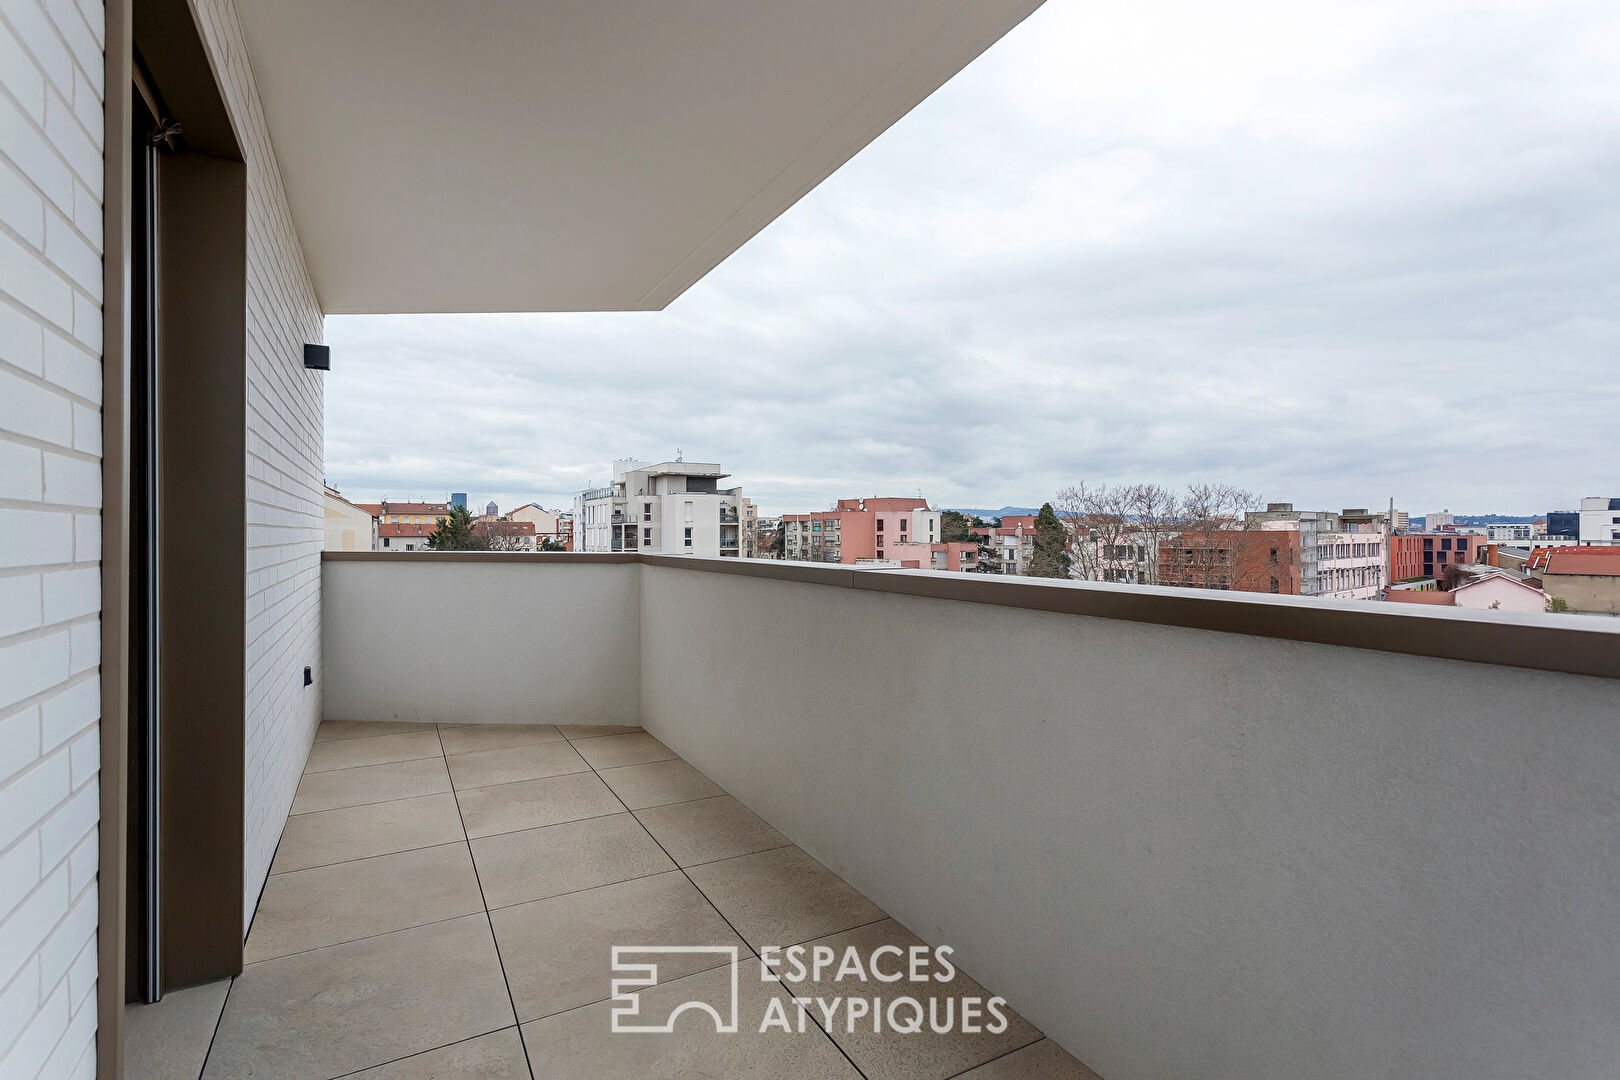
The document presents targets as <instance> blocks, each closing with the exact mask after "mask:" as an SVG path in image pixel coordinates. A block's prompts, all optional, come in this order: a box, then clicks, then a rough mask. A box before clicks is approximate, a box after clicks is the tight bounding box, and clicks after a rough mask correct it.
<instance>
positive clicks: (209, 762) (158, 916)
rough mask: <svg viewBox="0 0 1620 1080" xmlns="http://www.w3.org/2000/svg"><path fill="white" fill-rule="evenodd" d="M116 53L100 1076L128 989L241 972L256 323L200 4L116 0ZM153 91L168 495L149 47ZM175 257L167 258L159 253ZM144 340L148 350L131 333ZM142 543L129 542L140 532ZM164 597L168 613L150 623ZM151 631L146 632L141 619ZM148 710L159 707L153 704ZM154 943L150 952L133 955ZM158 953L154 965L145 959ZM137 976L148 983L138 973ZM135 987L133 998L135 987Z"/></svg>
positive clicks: (109, 188)
mask: <svg viewBox="0 0 1620 1080" xmlns="http://www.w3.org/2000/svg"><path fill="white" fill-rule="evenodd" d="M105 41H106V44H105V53H104V63H105V70H106V84H105V86H106V93H105V105H104V110H105V111H104V122H105V140H104V142H105V150H104V155H103V161H104V168H105V189H104V190H105V198H104V202H103V211H102V212H103V228H104V245H103V247H104V250H103V312H102V318H103V348H102V363H103V386H104V389H103V409H102V434H103V452H102V504H103V505H102V552H101V555H102V559H101V567H102V604H101V618H102V624H101V645H102V651H101V714H102V715H101V792H100V794H101V823H100V840H99V855H100V865H99V874H100V882H99V913H98V914H99V919H98V924H99V941H98V945H97V953H98V971H99V973H98V987H97V1012H98V1034H97V1050H96V1053H97V1075H99V1076H103V1077H109V1078H114V1080H116V1078H117V1077H120V1076H122V1075H123V1072H124V1053H123V1031H122V1015H123V1008H124V1003H125V1001H126V999H127V998H130V997H134V998H137V999H140V998H150V997H152V996H155V995H156V994H158V993H161V992H162V990H164V989H177V988H180V987H183V986H188V985H193V984H195V983H199V982H205V981H210V980H213V979H217V978H222V977H227V976H230V975H234V974H237V973H239V972H240V971H241V968H242V940H243V920H242V905H243V878H244V867H243V846H244V845H243V807H244V775H243V774H244V768H245V762H244V737H245V730H244V720H245V689H246V688H245V679H246V539H247V498H246V384H247V368H246V323H247V301H246V290H247V279H246V275H247V266H246V251H247V167H246V165H245V164H244V162H243V157H242V154H241V152H240V142H239V140H238V138H237V135H236V132H235V130H234V127H233V125H232V124H231V122H230V119H229V114H228V111H227V110H226V107H225V104H224V98H223V95H222V93H221V92H220V85H221V82H220V80H219V79H218V77H217V73H216V72H215V71H214V69H213V67H212V63H211V60H210V58H209V57H208V54H207V51H206V49H205V47H204V45H203V40H202V35H201V33H200V32H199V30H198V27H197V24H196V22H195V18H194V15H193V13H192V8H191V4H190V2H189V0H108V2H107V4H106V36H105ZM137 50H138V55H139V56H140V58H141V60H142V61H144V65H145V68H146V71H147V72H148V73H149V75H150V78H149V79H147V80H146V81H147V85H148V88H149V92H150V91H152V90H155V91H157V92H158V93H159V94H160V96H161V98H162V102H163V109H165V110H167V109H171V108H172V110H173V113H174V116H175V117H176V118H178V119H179V120H180V121H181V123H182V124H183V125H184V126H185V130H184V134H183V135H182V136H181V137H180V138H178V139H176V140H173V141H172V146H171V147H170V150H172V152H165V153H164V154H163V155H162V157H161V160H160V161H159V162H157V166H156V171H157V173H158V182H157V185H156V190H157V221H156V223H155V226H156V227H155V235H156V236H157V238H158V242H157V244H156V250H157V251H158V254H159V257H158V259H157V265H156V267H155V268H154V269H155V272H154V275H153V282H154V286H155V293H156V306H157V308H158V319H157V322H156V326H155V332H154V340H155V351H156V353H157V355H158V356H159V357H160V358H161V362H160V365H159V368H158V373H159V380H158V386H157V388H156V391H155V393H154V394H153V396H152V399H153V401H154V402H155V404H156V408H157V411H158V414H159V416H158V423H157V425H156V428H155V430H156V432H157V439H158V442H159V445H160V447H161V448H162V449H161V453H160V454H159V460H158V462H157V463H156V465H155V466H154V467H153V468H152V472H153V473H155V477H156V490H157V491H159V492H169V493H172V495H173V496H174V497H171V498H167V499H164V498H159V499H157V500H156V502H155V505H154V499H153V494H154V492H153V489H152V488H151V487H148V488H146V489H144V490H143V489H142V488H141V487H140V486H138V485H136V484H135V483H134V478H135V477H136V476H137V475H139V473H138V470H140V469H142V468H143V463H142V459H141V448H140V444H139V442H138V441H137V440H138V438H139V435H140V431H139V425H138V424H137V423H136V417H135V415H134V413H133V410H134V409H135V408H136V407H137V405H139V403H140V400H141V396H140V394H139V393H138V392H137V387H136V386H135V385H134V384H133V379H134V378H135V377H136V376H137V375H138V374H139V371H140V368H139V365H138V364H137V363H136V362H135V361H136V359H137V357H138V355H139V353H140V351H141V350H140V349H139V346H138V343H136V342H133V341H132V339H131V335H132V333H139V332H140V330H141V319H140V309H139V308H137V304H139V303H141V298H140V297H138V296H136V295H133V292H132V290H134V289H135V288H136V287H137V285H138V282H139V279H140V275H138V274H137V273H136V272H135V271H136V268H135V267H134V266H133V265H132V259H133V258H135V257H136V254H137V251H138V250H139V249H138V248H137V247H136V246H135V245H134V244H133V243H132V240H133V230H134V228H135V226H136V224H137V222H136V217H135V215H136V214H137V213H139V211H140V208H139V206H138V205H137V204H136V203H135V201H134V194H135V192H136V190H137V188H136V183H135V181H136V176H135V172H134V170H135V169H136V168H137V167H139V166H140V165H141V162H142V153H141V151H140V149H139V148H138V146H137V143H138V140H137V139H136V138H135V137H133V135H132V129H133V125H134V122H135V115H136V108H135V101H136V98H137V97H138V96H140V95H139V94H138V91H137V89H136V82H137V78H138V69H139V68H140V67H141V65H139V64H137V62H136V56H137ZM165 253H167V256H166V257H165ZM132 346H135V348H132ZM137 498H138V499H140V500H141V505H142V506H143V507H152V508H153V509H152V512H153V514H154V515H155V520H156V521H157V522H158V532H159V536H160V539H159V541H158V543H157V544H156V545H155V546H154V548H153V549H152V556H153V559H154V562H155V565H156V577H157V585H156V596H157V601H158V602H157V603H156V605H150V604H143V603H142V602H141V601H140V598H139V596H138V595H136V594H135V593H134V592H132V589H138V588H139V582H140V576H139V574H138V572H137V573H132V570H135V569H136V568H134V567H132V566H131V558H132V556H133V557H135V558H137V559H139V558H141V557H142V549H141V545H140V543H139V540H138V539H137V537H136V536H135V535H133V532H134V530H135V529H136V528H138V527H139V525H140V518H141V516H142V515H141V514H139V513H132V511H133V510H136V509H137V508H136V506H135V504H134V503H133V502H132V500H133V499H137ZM132 541H134V543H133V544H132ZM154 606H155V608H156V611H155V616H156V617H155V620H154V622H153V624H151V625H146V624H143V623H142V622H140V621H139V618H140V613H141V612H150V611H151V610H152V608H153V607H154ZM143 627H144V631H143ZM143 632H144V633H145V635H146V640H147V641H148V642H149V643H151V644H152V645H153V646H154V647H155V649H156V650H157V651H158V652H159V653H160V654H161V656H162V661H161V663H159V664H157V665H156V672H155V679H154V680H153V684H154V687H155V695H156V698H157V701H158V703H159V704H158V709H159V711H160V715H161V716H162V723H161V724H160V725H158V731H157V738H156V739H155V740H154V745H155V747H156V754H155V755H154V757H153V759H152V760H151V761H150V762H147V761H146V760H145V759H142V758H137V759H136V761H137V764H138V765H139V766H140V767H141V769H142V774H143V775H146V776H150V777H151V778H152V779H153V785H152V791H153V793H154V794H155V796H156V801H157V804H158V806H159V808H160V812H159V813H158V814H157V815H156V821H155V826H156V827H155V829H154V830H153V831H152V832H151V833H150V834H149V835H148V834H139V833H138V836H140V837H141V838H142V840H143V843H142V844H141V845H138V846H137V847H135V848H134V849H132V848H131V847H130V840H131V829H132V828H135V829H137V830H138V829H140V827H141V822H140V821H139V820H137V818H138V817H139V816H140V815H132V813H131V809H132V808H131V805H130V799H131V796H132V795H134V796H137V797H141V796H143V795H144V794H145V793H144V792H142V791H137V790H135V789H134V788H133V787H132V785H131V779H132V778H131V776H130V765H131V757H130V755H131V751H132V749H134V750H138V749H139V748H136V747H132V745H131V742H130V739H131V734H132V733H131V706H132V704H133V702H132V694H134V695H138V694H140V693H142V687H141V684H140V682H139V681H138V680H137V681H135V682H133V683H132V680H131V674H132V672H131V664H132V663H138V662H139V660H140V656H141V653H142V648H141V644H140V642H141V636H142V634H143ZM148 712H149V710H148ZM132 850H133V851H135V852H136V856H137V858H142V859H144V858H148V857H150V859H151V861H152V865H153V866H154V867H155V868H156V873H155V875H153V876H152V879H151V884H152V890H151V895H152V897H153V901H155V902H153V901H149V900H148V899H147V896H148V893H147V892H146V890H145V889H144V888H143V890H142V892H141V893H140V894H139V897H138V898H139V899H140V906H141V909H142V910H137V911H135V912H134V913H135V914H136V915H138V916H142V917H144V916H145V915H146V914H148V913H150V914H152V915H153V916H154V917H155V922H154V925H153V933H152V934H151V935H150V937H151V940H150V941H148V942H144V943H141V942H132V941H131V940H130V939H131V937H132V936H133V935H131V934H130V933H129V925H128V923H127V918H128V916H129V914H130V913H131V912H130V909H129V907H128V903H129V898H130V892H129V890H130V888H131V886H132V885H136V886H140V885H141V883H140V882H137V881H135V880H134V877H133V875H132V873H131V871H132V870H134V869H135V868H134V867H131V866H130V863H129V860H130V856H131V851H132ZM132 944H134V945H137V946H140V947H142V949H143V951H142V952H141V953H140V954H138V955H137V961H138V962H137V963H134V964H131V961H130V957H129V956H128V955H127V952H128V950H129V948H130V947H131V945H132ZM148 952H149V954H150V958H151V959H150V962H147V961H146V960H142V959H140V957H144V956H147V955H148ZM131 977H134V978H137V979H139V980H140V985H139V986H132V985H130V981H129V980H130V979H131ZM131 990H135V991H136V992H135V993H133V994H131V993H130V991H131Z"/></svg>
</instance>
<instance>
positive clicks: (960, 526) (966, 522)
mask: <svg viewBox="0 0 1620 1080" xmlns="http://www.w3.org/2000/svg"><path fill="white" fill-rule="evenodd" d="M977 520H978V519H977V518H969V517H968V516H967V515H966V514H959V513H957V512H956V511H955V510H941V511H940V512H939V540H940V543H942V544H961V543H965V542H967V540H968V539H969V536H970V534H971V533H972V531H973V522H974V521H977Z"/></svg>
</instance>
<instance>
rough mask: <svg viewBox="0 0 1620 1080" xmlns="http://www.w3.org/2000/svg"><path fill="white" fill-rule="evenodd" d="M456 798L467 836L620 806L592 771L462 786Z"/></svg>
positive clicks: (554, 822)
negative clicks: (459, 804) (476, 785)
mask: <svg viewBox="0 0 1620 1080" xmlns="http://www.w3.org/2000/svg"><path fill="white" fill-rule="evenodd" d="M456 798H457V800H458V801H460V803H461V820H462V822H463V824H465V825H466V826H467V835H468V836H493V835H494V834H496V833H505V832H517V831H519V830H520V829H537V828H539V827H540V826H542V825H559V824H561V823H562V822H565V821H579V820H580V819H582V818H590V817H601V816H603V815H604V814H622V813H623V812H624V804H623V803H621V802H619V799H618V796H616V795H614V794H613V792H612V791H610V790H608V786H607V785H606V784H604V783H602V781H600V780H598V779H597V778H596V774H595V773H593V772H577V773H567V774H565V775H563V776H548V777H546V778H544V779H542V780H521V781H519V782H518V783H515V784H496V785H495V786H494V787H480V788H467V789H466V790H463V791H458V792H457V793H456Z"/></svg>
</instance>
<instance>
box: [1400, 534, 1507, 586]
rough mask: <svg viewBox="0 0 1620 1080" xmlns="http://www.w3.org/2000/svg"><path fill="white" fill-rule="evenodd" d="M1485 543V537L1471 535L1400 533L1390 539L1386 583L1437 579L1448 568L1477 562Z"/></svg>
mask: <svg viewBox="0 0 1620 1080" xmlns="http://www.w3.org/2000/svg"><path fill="white" fill-rule="evenodd" d="M1485 544H1486V538H1485V537H1483V536H1475V535H1473V534H1470V533H1397V534H1395V535H1394V536H1391V537H1390V538H1389V576H1388V579H1387V580H1388V581H1389V583H1390V584H1391V585H1394V584H1397V583H1399V582H1402V581H1415V580H1416V579H1418V578H1438V577H1440V576H1441V575H1443V574H1444V573H1445V572H1446V567H1447V566H1456V565H1457V564H1458V563H1476V562H1478V561H1479V555H1480V552H1481V551H1483V550H1484V549H1485Z"/></svg>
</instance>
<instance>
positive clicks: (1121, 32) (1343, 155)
mask: <svg viewBox="0 0 1620 1080" xmlns="http://www.w3.org/2000/svg"><path fill="white" fill-rule="evenodd" d="M327 340H328V341H329V342H330V343H331V344H332V346H333V352H334V355H335V357H336V362H335V364H334V369H335V370H334V371H333V372H332V374H331V375H330V376H329V378H328V381H327V384H326V386H327V393H326V438H327V447H326V462H327V471H328V479H329V480H330V482H331V483H333V484H334V485H336V486H338V487H339V488H341V489H342V490H343V492H344V494H345V495H347V496H349V497H350V498H360V499H366V498H375V497H379V496H383V495H388V496H391V497H393V498H396V499H399V498H406V497H411V496H420V497H431V498H436V499H442V498H443V497H444V496H445V494H446V493H447V492H449V491H451V490H455V491H468V492H470V493H472V495H473V497H474V499H475V500H476V501H477V502H478V503H479V504H482V503H483V502H484V501H486V500H487V499H489V498H491V497H493V498H496V499H497V500H498V501H499V502H500V504H501V506H502V508H503V509H506V508H508V507H509V506H511V505H515V504H517V503H519V502H525V501H530V500H534V501H538V502H541V503H543V504H545V505H547V506H552V505H556V504H566V503H568V501H569V499H570V497H571V494H572V492H574V491H575V490H577V489H580V488H582V487H585V486H587V485H589V484H590V483H593V482H600V481H604V480H606V479H607V478H608V474H609V462H610V461H611V460H612V459H614V458H616V457H640V458H643V459H646V460H650V461H661V460H667V459H670V458H673V457H674V456H675V451H676V449H677V448H680V449H682V450H684V452H685V455H686V458H687V460H689V461H718V462H720V463H722V464H723V465H724V466H725V467H726V468H727V469H728V470H729V471H730V472H731V473H732V474H733V476H734V477H735V480H734V482H735V483H739V484H741V485H742V487H743V490H744V493H745V494H748V495H750V496H752V497H753V498H754V499H755V501H756V502H758V503H760V504H761V505H762V507H763V508H764V510H765V512H767V513H776V512H781V511H793V510H805V509H815V508H820V507H824V506H827V505H829V504H830V503H831V501H832V500H833V499H835V498H838V497H841V496H843V497H847V496H856V495H914V494H916V493H917V492H919V491H920V492H922V493H923V494H924V495H925V496H926V497H927V498H928V499H929V500H930V501H931V502H932V503H933V504H934V505H936V506H985V507H998V506H1001V505H1003V504H1009V503H1010V504H1020V505H1022V504H1028V505H1033V504H1037V503H1039V502H1041V501H1042V500H1044V499H1047V498H1050V497H1051V496H1052V494H1053V493H1054V492H1055V491H1056V490H1057V489H1058V488H1060V487H1062V486H1064V485H1066V484H1069V483H1073V482H1076V481H1079V480H1088V481H1109V482H1112V481H1133V480H1156V481H1159V482H1161V483H1167V484H1181V483H1185V482H1187V481H1192V480H1222V481H1226V482H1230V483H1233V484H1238V485H1241V486H1243V487H1246V488H1248V489H1250V490H1252V491H1254V492H1255V493H1256V494H1258V495H1260V496H1261V497H1263V498H1266V499H1271V500H1286V501H1292V502H1294V503H1295V504H1296V505H1298V506H1301V507H1308V508H1327V509H1338V508H1340V507H1346V506H1368V505H1371V506H1382V505H1384V504H1385V503H1386V502H1387V500H1388V499H1389V498H1390V497H1391V496H1393V497H1394V498H1395V500H1396V504H1397V505H1398V506H1400V507H1403V508H1405V509H1407V510H1409V511H1410V512H1412V513H1413V514H1419V513H1423V512H1426V511H1429V510H1438V509H1441V508H1443V507H1445V508H1450V509H1451V510H1453V511H1455V512H1459V513H1487V512H1497V513H1540V512H1543V511H1546V510H1548V509H1562V508H1569V507H1573V506H1575V505H1576V503H1577V501H1578V500H1579V498H1580V497H1581V496H1583V495H1599V494H1601V495H1615V496H1620V4H1617V3H1615V2H1614V0H1593V2H1560V0H1519V2H1499V3H1479V2H1472V3H1463V2H1446V0H1397V2H1373V0H1356V2H1354V3H1328V2H1324V0H1311V2H1309V3H1300V2H1299V0H1279V2H1275V3H1273V2H1258V0H1233V2H1231V3H1224V4H1212V3H1209V2H1208V0H1144V2H1142V3H1138V4H1103V3H1091V2H1077V0H1049V2H1048V3H1047V4H1046V6H1045V7H1044V8H1042V9H1041V10H1040V11H1037V12H1036V13H1035V15H1033V16H1032V17H1031V18H1030V19H1029V20H1028V21H1026V22H1025V23H1024V24H1023V25H1022V26H1020V27H1018V28H1017V29H1015V30H1014V31H1013V32H1012V33H1011V34H1009V35H1008V36H1007V37H1006V38H1004V39H1003V40H1002V41H1001V42H1000V43H999V44H997V45H995V46H994V47H993V48H991V49H990V50H989V52H987V53H986V54H985V55H984V56H983V57H981V58H980V59H979V60H977V61H976V62H975V63H974V64H972V65H971V66H970V67H969V68H968V69H967V70H965V71H963V72H962V73H961V74H960V75H959V76H957V77H956V78H955V79H954V80H953V81H952V82H950V83H949V84H948V85H946V86H945V87H944V88H942V89H941V90H940V91H939V92H937V93H936V94H935V95H934V96H933V97H932V98H930V99H929V100H928V101H926V102H924V103H923V104H922V105H921V106H919V107H918V108H917V109H916V110H915V111H913V112H912V113H911V114H910V115H909V116H907V117H905V118H904V119H902V120H901V121H900V122H899V123H898V124H896V125H895V126H894V127H893V128H892V129H891V130H890V131H889V132H887V133H886V134H884V135H883V136H881V137H880V138H879V139H878V140H877V141H876V142H874V143H873V144H872V145H871V146H869V147H868V148H867V149H866V150H864V151H862V152H861V153H860V154H859V155H858V156H857V157H856V158H855V159H854V160H853V161H851V162H850V163H849V164H848V165H846V166H845V167H844V168H843V169H842V170H840V171H839V172H838V173H837V174H835V175H834V176H833V177H832V178H830V179H829V180H827V181H826V182H825V183H823V184H822V185H821V186H820V187H819V188H818V189H817V190H815V191H814V192H812V193H811V194H810V195H809V196H807V197H806V198H805V199H804V200H803V201H802V202H800V203H799V204H798V205H797V206H795V207H794V208H792V209H791V210H789V211H788V212H787V213H786V214H784V215H783V216H782V217H781V218H780V219H779V220H778V221H777V222H776V223H775V224H773V225H771V226H770V227H769V228H767V229H766V230H765V231H764V232H763V233H761V234H760V235H759V236H758V237H756V238H755V239H754V240H752V241H751V242H750V243H749V244H747V245H746V246H745V247H744V248H743V249H742V250H741V251H739V252H738V253H737V254H735V255H733V256H732V257H731V258H730V259H729V260H728V261H727V262H725V263H724V264H722V265H721V266H720V267H719V268H718V269H716V270H715V271H713V272H712V273H711V274H709V276H708V277H707V278H706V279H704V280H703V281H701V282H699V283H698V284H697V285H696V286H694V287H693V288H692V289H691V290H690V291H689V292H687V293H686V294H685V295H684V296H682V297H681V298H680V299H678V300H676V301H675V302H674V303H673V304H671V305H670V306H669V308H668V309H666V310H665V311H662V312H654V313H644V314H590V315H537V316H511V315H502V316H444V317H421V316H408V317H407V316H389V317H379V316H368V317H354V316H349V317H337V316H334V317H332V318H329V319H328V320H327Z"/></svg>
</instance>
